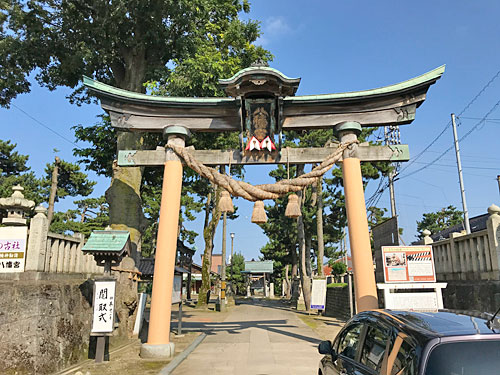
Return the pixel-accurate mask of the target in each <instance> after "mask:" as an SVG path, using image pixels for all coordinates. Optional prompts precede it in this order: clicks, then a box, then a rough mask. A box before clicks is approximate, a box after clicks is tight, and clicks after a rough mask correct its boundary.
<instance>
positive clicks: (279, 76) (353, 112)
mask: <svg viewBox="0 0 500 375" xmlns="http://www.w3.org/2000/svg"><path fill="white" fill-rule="evenodd" d="M444 69H445V68H444V66H441V67H439V68H437V69H434V70H432V71H430V72H428V73H426V74H423V75H421V76H419V77H416V78H413V79H410V80H408V81H405V82H402V83H398V84H395V85H391V86H386V87H382V88H377V89H372V90H366V91H356V92H346V93H337V94H324V95H308V96H294V95H295V92H296V91H297V89H298V86H299V83H300V78H289V77H287V76H285V75H284V74H283V73H281V72H279V71H278V70H276V69H272V68H269V67H265V66H254V67H250V68H247V69H243V70H241V71H240V72H238V73H237V74H235V75H234V76H233V77H231V78H230V79H226V80H220V84H221V86H222V87H223V88H224V89H225V91H226V93H227V94H228V95H229V96H230V97H229V98H216V97H213V98H182V97H159V96H150V95H145V94H139V93H135V92H129V91H126V90H121V89H117V88H115V87H112V86H108V85H105V84H103V83H100V82H97V81H94V80H92V79H90V78H87V77H85V78H84V84H85V86H86V87H87V88H88V89H90V90H91V91H93V92H94V93H95V95H96V96H97V97H98V98H100V100H101V106H102V108H103V109H104V110H105V111H107V112H108V113H109V115H110V117H111V123H112V126H113V127H115V128H117V129H120V130H127V131H141V132H163V134H164V137H165V138H166V139H167V146H180V147H184V145H185V139H186V138H187V137H189V135H190V133H191V132H209V131H211V132H227V131H239V132H240V134H241V136H240V140H241V150H231V151H221V150H194V149H190V148H187V149H186V151H187V152H189V154H190V155H192V156H193V157H194V158H195V159H196V160H197V161H199V162H202V163H204V164H205V165H220V164H239V165H245V164H279V163H290V164H304V163H321V162H322V161H323V160H324V159H325V158H326V157H327V156H328V155H331V154H332V153H333V152H334V151H335V150H336V149H337V147H338V145H333V146H330V147H324V148H292V149H287V152H286V153H284V152H280V146H281V132H282V131H283V130H307V129H319V128H333V129H334V130H335V132H336V134H337V137H338V139H339V141H340V142H341V143H346V142H347V143H349V142H353V141H356V140H357V136H358V135H359V134H360V132H361V129H362V127H374V126H390V125H403V124H410V123H411V122H412V121H413V120H414V119H415V113H416V108H417V107H419V106H420V105H421V104H422V103H423V102H424V100H425V98H426V93H427V91H428V89H429V87H430V86H431V85H432V84H434V83H435V82H436V81H437V80H438V79H439V78H440V77H441V75H442V74H443V72H444ZM263 119H264V120H263ZM262 128H265V131H263V130H262ZM259 129H260V130H259ZM245 136H246V141H245V140H244V137H245ZM276 139H277V141H276ZM269 142H271V143H269ZM263 149H265V150H264V151H262V150H263ZM408 160H409V151H408V146H407V145H392V146H369V145H368V144H360V145H357V144H352V145H351V147H350V148H349V149H345V150H344V151H343V157H342V160H341V162H342V172H343V179H344V192H345V199H346V211H347V219H348V228H349V241H350V244H351V255H352V262H353V269H354V285H355V295H356V304H357V307H358V311H364V310H369V309H376V308H378V302H377V290H376V285H375V276H374V270H373V263H372V257H371V247H370V237H369V231H368V222H367V216H366V207H365V198H364V192H363V184H362V176H361V166H360V161H398V162H401V161H408ZM118 165H119V166H160V165H163V166H164V177H163V188H162V198H161V211H160V222H159V228H158V239H157V249H156V260H155V270H154V282H153V292H152V300H151V313H150V323H149V333H148V342H147V343H146V344H144V345H143V346H142V348H141V356H144V357H156V358H159V357H170V356H172V355H173V352H174V346H173V343H171V342H170V337H169V335H170V312H171V304H170V301H171V297H172V296H171V294H172V284H173V277H174V262H175V250H176V244H177V228H178V213H179V210H180V196H181V186H182V161H181V159H180V158H179V157H178V156H177V154H176V153H174V152H173V151H172V150H171V149H163V148H161V149H157V150H148V151H144V150H140V151H135V150H120V151H119V154H118Z"/></svg>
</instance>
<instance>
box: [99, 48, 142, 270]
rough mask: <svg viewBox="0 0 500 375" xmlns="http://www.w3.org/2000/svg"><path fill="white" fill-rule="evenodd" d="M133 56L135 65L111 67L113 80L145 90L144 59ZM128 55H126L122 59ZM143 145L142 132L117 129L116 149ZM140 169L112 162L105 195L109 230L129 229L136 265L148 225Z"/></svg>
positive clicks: (136, 148) (127, 86)
mask: <svg viewBox="0 0 500 375" xmlns="http://www.w3.org/2000/svg"><path fill="white" fill-rule="evenodd" d="M132 55H134V57H135V59H136V60H137V61H135V64H131V63H130V64H127V65H126V66H125V67H123V68H122V69H123V72H118V70H117V69H113V73H114V77H115V81H116V84H117V86H118V87H119V88H122V89H125V90H129V91H133V92H144V87H143V83H144V72H143V71H142V70H141V69H138V67H142V66H143V65H144V63H145V61H143V62H141V61H139V60H140V59H141V58H143V56H141V55H140V54H131V56H132ZM131 56H126V58H125V60H127V59H129V58H131ZM127 61H128V60H127ZM139 73H142V74H139ZM143 145H144V137H143V134H142V133H139V132H125V131H117V151H120V150H141V149H142V148H143ZM143 172H144V167H119V166H118V164H117V163H116V161H115V162H114V163H113V177H112V179H111V186H110V187H109V188H108V190H106V194H105V196H106V201H107V202H108V204H109V223H110V226H111V228H112V229H116V230H127V231H129V232H130V240H131V242H132V249H131V256H132V258H133V259H134V260H135V262H136V264H139V263H138V261H139V258H140V253H141V238H142V233H143V232H144V230H145V229H146V227H147V225H148V222H147V220H146V218H145V216H144V213H143V211H142V199H141V183H142V174H143Z"/></svg>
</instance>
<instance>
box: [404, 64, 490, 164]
mask: <svg viewBox="0 0 500 375" xmlns="http://www.w3.org/2000/svg"><path fill="white" fill-rule="evenodd" d="M499 75H500V70H499V71H498V72H496V73H495V75H494V76H493V77H492V78H491V79H490V80H489V81H488V83H486V85H484V86H483V88H482V89H481V90H479V92H478V93H477V94H476V95H475V96H474V98H472V100H471V101H470V102H469V103H468V104H467V105H466V106H465V107H464V108H463V109H462V110H461V111H460V113H459V114H458V115H457V117H459V116H461V115H462V114H464V112H465V111H467V110H468V109H469V108H470V106H471V105H472V104H474V102H475V101H476V100H477V99H478V98H479V97H480V96H481V95H482V94H483V93H484V92H485V91H486V89H487V88H488V87H489V86H490V85H491V84H492V83H493V82H494V81H495V80H496V79H497V78H498V76H499ZM450 125H451V120H450V121H448V122H447V123H446V126H445V127H444V128H443V130H441V132H440V133H439V134H438V136H437V137H436V138H434V140H432V141H431V143H429V145H427V147H425V148H424V149H423V150H422V151H421V152H420V153H419V154H418V155H417V156H415V157H414V158H413V160H410V161H409V162H408V163H407V164H406V165H405V166H404V167H403V168H402V169H401V173H402V172H404V171H405V170H406V169H408V168H409V167H410V166H411V165H412V164H413V163H414V162H415V161H417V160H418V159H419V158H420V157H421V156H422V155H423V154H424V153H425V152H426V151H427V150H428V149H429V148H431V147H432V146H433V145H434V144H435V143H436V142H437V141H438V140H439V138H441V136H442V135H443V134H444V133H445V132H446V130H447V129H448V127H449V126H450ZM412 173H413V172H412Z"/></svg>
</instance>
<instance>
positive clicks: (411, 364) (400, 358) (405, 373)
mask: <svg viewBox="0 0 500 375" xmlns="http://www.w3.org/2000/svg"><path fill="white" fill-rule="evenodd" d="M416 373H417V370H416V356H415V347H414V346H413V345H412V344H411V343H409V342H408V340H403V341H402V343H401V347H400V348H399V350H398V354H397V355H396V358H395V359H394V364H393V366H392V370H391V375H415V374H416Z"/></svg>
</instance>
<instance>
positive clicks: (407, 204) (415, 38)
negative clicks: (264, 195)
mask: <svg viewBox="0 0 500 375" xmlns="http://www.w3.org/2000/svg"><path fill="white" fill-rule="evenodd" d="M251 4H252V11H251V13H250V15H248V16H247V15H245V16H244V17H250V18H252V19H257V20H260V21H261V22H262V31H263V33H264V34H263V36H262V37H261V39H260V40H259V43H260V44H262V45H263V46H264V47H266V48H268V49H269V50H271V52H272V53H273V54H274V56H275V59H274V61H273V62H272V63H271V66H272V67H274V68H276V69H279V70H281V71H282V72H283V73H284V74H286V75H288V76H290V77H301V78H302V81H301V84H300V88H299V91H298V93H297V94H298V95H307V94H318V93H333V92H344V91H355V90H364V89H371V88H375V87H380V86H386V85H390V84H393V83H397V82H401V81H404V80H406V79H409V78H412V77H415V76H418V75H420V74H422V73H425V72H427V71H429V70H432V69H434V68H436V67H438V66H440V65H443V64H446V72H445V74H444V75H443V78H442V79H441V80H439V81H438V82H437V83H436V84H435V85H434V86H431V88H430V90H429V92H428V97H427V100H426V101H425V103H424V104H423V105H422V106H421V107H420V108H419V109H418V110H417V116H416V120H415V121H414V122H413V123H412V124H411V125H405V126H402V127H401V138H402V143H405V144H409V146H410V155H411V156H412V157H415V156H416V155H418V154H419V153H420V152H421V151H422V150H424V149H425V148H426V147H427V146H428V145H429V144H430V143H431V142H433V141H434V140H435V138H436V137H437V136H438V135H439V133H441V132H442V131H443V129H445V127H447V124H448V123H449V121H450V114H451V113H452V112H454V113H457V114H458V113H460V112H461V111H462V110H463V109H464V107H465V106H466V105H467V104H468V103H469V102H470V101H471V100H472V99H473V98H474V97H475V96H476V94H477V93H479V92H480V91H481V89H482V88H483V87H484V86H485V85H486V83H487V82H488V81H490V79H491V78H492V77H494V76H495V74H496V73H497V72H498V71H499V70H500V49H499V40H500V38H499V37H500V24H499V23H498V19H497V18H498V14H500V3H499V2H498V1H477V2H471V1H453V2H452V1H420V2H402V1H377V2H374V1H328V2H327V1H309V2H308V3H307V4H306V3H305V2H303V1H300V2H299V1H278V0H273V1H263V0H261V1H252V2H251ZM69 92H70V91H69V90H67V89H65V88H60V89H57V90H56V91H53V92H50V91H48V90H47V89H45V88H39V87H38V86H37V85H36V84H34V85H33V87H32V92H31V93H30V94H26V95H22V96H19V97H18V98H17V99H16V100H15V101H14V102H13V106H12V107H11V108H10V109H8V110H7V109H0V124H1V129H2V135H1V138H2V139H10V140H12V141H13V142H15V143H17V145H18V147H17V148H18V150H19V151H20V152H21V153H24V154H29V155H30V161H29V163H30V165H31V167H32V168H33V170H34V171H35V172H36V173H38V174H41V173H42V171H43V168H44V166H45V163H46V162H48V161H50V160H52V159H53V157H54V155H55V154H54V152H53V149H54V148H57V149H58V150H60V151H59V152H58V155H59V156H61V157H62V158H63V159H66V160H74V157H73V156H72V149H73V148H74V145H73V144H72V143H71V141H74V136H73V133H72V131H71V129H70V128H71V126H72V125H75V124H92V123H94V122H96V121H97V120H98V119H97V118H96V116H97V115H99V114H100V113H101V110H100V108H99V107H98V106H95V105H86V106H82V107H77V106H74V105H70V104H69V103H68V101H67V100H66V99H65V96H66V95H67V94H69ZM498 100H500V77H499V78H497V79H495V80H494V81H493V82H492V83H491V84H490V85H489V87H488V88H487V89H486V90H484V92H483V93H482V94H481V95H480V96H479V97H478V98H477V99H476V100H475V101H474V103H473V104H472V105H471V106H470V107H469V108H468V109H467V110H466V111H465V112H464V113H463V115H462V116H461V119H460V121H459V124H460V126H459V127H458V133H459V137H460V136H462V135H464V134H466V133H467V132H468V131H470V130H471V129H472V128H473V127H474V126H475V125H476V124H477V123H478V121H479V120H475V119H474V118H482V117H483V116H484V115H485V114H486V113H487V112H488V111H490V109H491V108H493V107H494V105H495V103H496V102H497V101H498ZM22 111H25V112H26V113H28V114H29V115H31V116H32V117H33V118H34V119H36V120H34V119H33V118H30V117H28V116H27V115H26V114H25V113H23V112H22ZM488 117H489V118H491V119H500V110H497V109H495V110H493V111H492V113H491V114H490V115H489V116H488ZM37 121H39V122H41V123H43V124H44V125H46V126H48V127H50V128H52V129H53V130H55V131H56V132H57V133H59V134H61V135H62V136H63V137H64V138H66V140H65V139H62V138H61V137H59V136H57V135H55V134H54V133H52V132H50V131H49V130H48V129H46V128H44V127H43V126H42V125H40V124H39V123H38V122H37ZM499 135H500V121H487V122H485V123H482V124H481V125H479V126H477V128H476V129H475V130H474V131H473V132H472V133H471V134H470V135H469V136H467V137H466V138H465V139H464V140H463V141H462V142H461V144H460V148H461V153H462V165H463V167H464V169H463V171H464V180H465V189H466V194H467V203H468V207H469V213H470V216H471V217H472V216H476V215H480V214H483V213H485V212H486V209H487V207H488V206H489V205H491V204H492V203H496V204H498V202H499V187H498V184H497V182H496V176H497V175H498V174H500V168H499V167H498V165H499V162H500V154H499V151H498V150H499V147H498V144H499ZM452 140H453V138H452V131H451V127H449V126H448V128H447V129H446V131H445V132H444V133H443V135H442V136H441V137H440V138H438V139H437V140H436V141H435V142H434V143H433V144H432V146H431V147H430V148H429V149H428V150H427V151H426V152H425V153H424V154H422V155H421V157H420V158H419V159H418V160H415V162H414V163H412V164H411V165H409V166H408V167H407V168H406V169H405V170H404V171H403V172H402V173H401V179H400V180H399V181H397V182H396V184H395V191H396V202H397V208H398V215H399V225H400V227H402V228H404V234H403V239H404V241H405V242H406V243H409V242H411V241H412V240H414V239H415V235H416V223H415V222H416V221H417V220H419V219H421V217H422V214H423V213H424V212H430V211H435V210H438V209H440V208H442V207H444V206H447V205H450V204H452V205H455V206H457V207H459V208H460V207H461V200H460V190H459V185H458V175H457V170H456V164H455V155H454V152H453V151H450V152H448V153H446V154H445V155H444V156H443V157H442V158H441V159H440V160H439V161H437V162H435V163H434V164H432V165H430V166H428V165H427V163H429V162H431V161H432V160H434V159H435V158H437V157H438V156H440V154H441V153H442V152H443V151H445V150H446V149H447V148H449V147H450V146H452ZM406 164H408V163H406ZM422 167H424V169H422V170H421V171H419V172H418V173H415V174H413V175H409V174H410V173H411V172H414V171H417V170H418V169H420V168H422ZM403 168H405V165H404V164H403ZM268 171H269V170H268V169H266V168H265V167H249V168H247V173H246V176H247V180H248V181H249V182H251V183H255V184H257V183H263V182H266V181H270V178H269V177H268V176H267V173H268ZM91 177H92V178H94V179H96V180H97V181H98V185H97V187H96V191H95V195H96V196H97V195H100V194H102V193H104V191H105V190H106V188H107V187H108V186H109V181H108V180H106V179H103V178H99V177H96V176H94V175H92V174H91ZM377 185H378V183H376V182H372V183H370V184H369V186H368V188H367V191H366V197H367V198H368V197H370V196H371V195H372V194H373V193H374V190H375V189H376V187H377ZM235 203H236V204H237V205H238V206H239V207H240V218H239V219H237V220H235V221H234V222H230V223H229V226H228V233H229V232H235V233H236V237H235V250H236V251H241V252H242V253H243V254H244V255H245V257H246V258H248V259H250V258H257V257H258V256H259V249H260V247H261V246H263V245H264V244H265V243H266V237H265V236H264V235H263V233H262V231H261V230H260V228H259V227H258V226H257V225H255V224H252V223H251V222H250V219H249V217H250V216H251V211H252V207H253V205H252V204H251V203H248V202H244V201H243V200H242V199H238V200H236V201H235ZM70 206H71V201H68V200H66V201H62V202H61V203H59V204H58V206H57V207H56V208H57V209H61V210H65V209H67V208H69V207H70ZM379 206H381V207H387V208H389V195H388V192H387V191H386V192H384V194H383V195H382V197H381V198H380V200H379ZM188 227H190V228H191V229H194V230H196V231H198V232H199V233H201V232H202V222H201V220H197V221H195V222H193V223H190V224H189V225H188ZM218 229H219V230H218V233H217V236H216V239H215V252H220V247H221V234H220V231H221V228H220V227H219V228H218ZM196 246H197V248H198V254H199V253H201V251H202V249H203V239H202V238H201V236H199V237H198V240H197V242H196ZM229 249H230V241H229V240H228V250H229ZM198 254H197V255H196V259H197V260H198V261H199V255H198Z"/></svg>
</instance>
